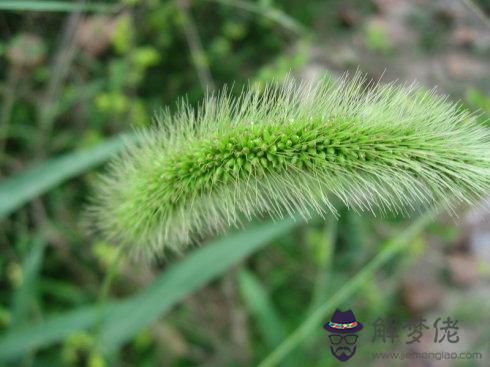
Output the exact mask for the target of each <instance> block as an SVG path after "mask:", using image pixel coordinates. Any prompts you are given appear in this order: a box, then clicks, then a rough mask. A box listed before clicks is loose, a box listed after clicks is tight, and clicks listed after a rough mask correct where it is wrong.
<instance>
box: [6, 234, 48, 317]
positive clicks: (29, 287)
mask: <svg viewBox="0 0 490 367" xmlns="http://www.w3.org/2000/svg"><path fill="white" fill-rule="evenodd" d="M33 242H34V243H33V244H32V247H31V250H30V252H29V254H28V255H27V257H26V259H25V261H24V263H23V264H22V284H21V285H20V287H19V288H17V289H16V290H15V291H14V294H13V297H12V307H11V310H12V324H13V325H18V324H19V323H23V322H25V321H26V320H25V318H26V316H27V314H28V312H29V309H30V308H31V306H32V305H33V304H34V302H35V294H36V291H37V287H38V275H39V271H40V269H41V266H42V262H43V258H44V249H45V247H46V242H45V241H44V240H43V239H41V238H36V239H35V240H34V241H33Z"/></svg>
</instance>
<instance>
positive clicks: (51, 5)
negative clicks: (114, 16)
mask: <svg viewBox="0 0 490 367" xmlns="http://www.w3.org/2000/svg"><path fill="white" fill-rule="evenodd" d="M0 9H1V10H27V11H54V12H74V11H95V12H107V11H111V10H113V9H114V6H113V4H105V3H84V2H74V1H73V2H69V1H22V0H12V1H8V0H3V1H0Z"/></svg>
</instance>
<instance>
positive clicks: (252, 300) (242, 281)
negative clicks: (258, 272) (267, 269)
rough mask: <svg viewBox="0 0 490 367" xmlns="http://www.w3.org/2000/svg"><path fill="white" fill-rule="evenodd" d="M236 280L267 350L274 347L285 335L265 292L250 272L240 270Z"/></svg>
mask: <svg viewBox="0 0 490 367" xmlns="http://www.w3.org/2000/svg"><path fill="white" fill-rule="evenodd" d="M238 280H239V285H240V292H241V294H242V297H243V299H244V300H245V303H246V304H247V307H248V309H249V310H250V312H251V314H252V315H253V316H254V318H255V320H256V321H257V326H258V329H259V332H260V334H261V335H262V338H263V340H264V342H265V343H266V346H267V347H268V348H274V347H276V346H277V345H279V343H280V342H281V341H282V340H283V338H284V336H285V335H286V334H285V332H284V326H283V324H282V322H281V319H280V317H279V315H278V313H277V311H276V309H275V308H274V305H273V304H272V302H271V299H270V297H269V295H268V293H267V290H266V289H265V288H264V287H263V285H262V284H261V283H260V280H259V279H258V278H257V277H256V276H255V275H254V274H253V273H251V272H250V271H247V270H242V271H241V272H240V273H239V278H238Z"/></svg>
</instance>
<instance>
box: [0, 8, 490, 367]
mask: <svg viewBox="0 0 490 367" xmlns="http://www.w3.org/2000/svg"><path fill="white" fill-rule="evenodd" d="M489 11H490V6H489V3H488V2H487V1H486V0H479V1H469V0H461V1H460V0H431V1H429V0H418V1H408V0H368V1H366V0H346V1H340V0H304V1H301V2H298V1H293V0H281V1H279V0H258V1H252V0H247V1H245V0H194V1H193V0H177V1H165V0H121V1H105V2H101V1H99V2H97V3H95V2H90V1H42V0H38V1H21V0H17V1H15V0H14V1H8V0H2V1H0V93H1V95H2V99H1V106H0V108H1V110H0V180H1V181H0V215H1V216H2V218H1V222H0V246H1V256H0V284H1V288H0V296H1V298H0V330H2V331H1V336H0V361H2V362H0V365H6V366H11V365H19V366H58V365H62V366H90V367H99V366H100V367H102V366H154V365H158V366H195V365H199V366H249V365H257V364H259V363H260V362H261V361H264V360H265V363H264V364H263V365H264V366H265V365H275V364H279V365H284V366H297V365H299V364H304V365H306V366H334V365H337V363H336V361H335V360H334V359H333V358H332V356H331V355H330V352H329V348H328V344H327V338H326V335H325V334H326V333H325V332H324V331H323V330H322V328H321V326H322V323H323V322H326V321H328V319H329V317H330V314H331V312H332V311H333V309H334V308H335V307H341V308H342V309H346V308H352V309H353V310H354V311H355V313H356V315H357V317H358V319H359V320H362V321H363V322H364V324H365V325H366V331H365V332H364V334H363V335H361V336H360V337H361V338H362V339H361V344H360V345H361V346H360V347H359V350H358V355H356V357H354V358H355V360H353V363H355V364H354V365H361V364H362V365H373V366H378V365H379V366H384V365H387V364H386V361H375V360H374V359H373V358H372V356H371V355H370V353H371V352H372V351H396V350H398V351H406V350H411V351H431V350H434V349H437V351H440V350H441V348H442V350H447V351H453V350H456V351H460V350H461V351H472V352H475V351H480V352H483V353H487V354H486V355H485V354H484V357H485V358H486V359H484V360H483V361H445V362H444V363H446V364H440V363H441V362H437V361H435V362H434V361H429V362H427V361H425V362H424V361H422V362H424V363H425V364H421V363H422V362H421V361H417V360H415V361H388V365H390V366H391V365H400V366H406V365H410V366H422V365H423V366H428V365H436V366H439V365H441V366H442V365H443V366H446V365H450V366H452V365H457V366H460V365H461V366H486V365H488V361H489V359H488V358H490V354H488V353H489V350H488V346H489V345H490V343H489V341H490V333H489V331H488V330H487V329H486V328H485V325H488V322H489V321H490V314H489V313H488V307H486V308H485V307H484V305H488V299H489V296H490V286H489V279H490V254H489V248H490V247H488V245H490V229H489V227H488V215H486V214H485V213H488V206H489V204H488V203H486V204H485V203H482V208H472V209H471V210H470V211H468V208H462V209H461V211H460V212H459V213H457V214H458V215H459V219H457V220H454V219H451V218H446V217H444V216H443V217H440V216H439V218H438V219H437V220H436V221H434V220H432V219H431V217H427V216H425V217H424V216H422V219H419V220H417V221H414V219H411V220H401V219H400V218H373V217H370V216H367V217H366V216H359V215H356V214H353V213H351V212H348V211H347V210H343V211H342V215H341V217H340V219H339V220H338V221H337V220H333V219H327V220H321V219H319V218H316V219H315V220H313V221H312V222H310V223H308V224H305V223H302V222H291V221H283V222H279V223H264V224H257V225H253V226H251V227H250V228H247V229H243V230H242V231H239V232H238V233H232V234H230V235H228V236H225V237H224V238H221V239H218V240H212V241H211V242H210V243H208V244H204V245H203V246H202V247H201V248H199V249H194V250H191V251H189V254H185V255H184V256H183V257H182V258H172V259H166V260H165V261H160V262H158V263H156V264H152V265H151V266H146V265H142V264H134V263H131V262H129V261H127V260H125V259H122V261H117V257H118V254H117V247H116V246H117V244H113V243H106V242H102V241H100V240H99V239H97V238H94V237H93V236H90V235H89V234H87V233H86V232H85V231H83V230H82V225H81V222H82V221H83V218H82V215H81V213H82V211H83V206H84V205H85V203H86V200H87V197H88V195H89V189H88V188H89V185H90V182H91V181H92V180H93V179H94V177H95V175H96V174H97V169H100V168H96V166H98V165H100V164H101V163H102V162H104V161H105V160H107V159H108V157H109V156H110V155H111V154H114V153H116V152H117V151H119V150H120V149H121V146H122V144H121V138H120V137H118V136H119V135H118V134H121V133H130V132H131V130H132V129H133V128H140V127H145V126H150V125H151V123H152V116H153V114H154V113H155V112H157V111H159V109H160V108H161V107H163V106H167V105H168V106H170V108H175V105H176V101H178V99H179V98H185V99H187V100H188V101H189V102H190V103H191V104H193V105H195V104H197V103H199V100H200V99H201V98H202V97H203V96H204V94H205V93H206V91H212V90H215V89H217V88H220V87H222V86H223V85H226V84H227V85H234V86H235V87H236V88H235V89H234V91H235V92H237V93H238V92H239V90H240V86H242V85H244V84H245V83H249V82H250V83H260V82H264V81H270V80H273V79H274V80H281V79H282V78H284V77H285V76H286V75H287V74H288V73H292V74H293V75H295V76H297V77H298V78H302V79H305V80H314V79H316V78H318V77H319V76H320V75H324V74H327V75H330V76H331V77H332V78H335V77H337V76H338V75H339V74H340V73H342V72H344V71H347V70H350V71H355V70H356V69H358V68H359V69H360V70H362V71H364V72H366V73H367V74H368V76H369V77H372V78H374V79H379V78H381V77H383V80H385V81H390V80H395V79H397V80H400V81H408V82H410V81H412V80H413V79H417V80H418V81H419V82H420V83H421V84H422V85H424V86H426V87H428V88H432V87H433V86H434V85H438V86H439V91H440V92H441V93H447V94H449V95H450V96H451V98H453V99H456V100H460V101H461V108H467V109H470V110H472V111H475V112H476V113H477V114H478V119H479V120H480V121H481V123H482V124H488V121H489V120H488V115H489V114H490V97H489V91H490V64H489V61H488V60H489V59H490V21H489V20H488V15H489ZM114 136H116V137H115V138H114ZM128 136H131V135H128ZM102 169H103V168H102ZM485 205H486V209H485ZM266 245H267V246H266ZM373 259H374V260H373ZM109 281H111V282H109ZM468 299H471V302H467V300H468ZM315 310H316V311H315ZM385 315H394V316H395V317H397V318H398V319H399V320H401V321H407V320H410V319H413V318H414V317H417V316H424V317H426V318H428V319H433V318H435V317H437V316H439V315H440V316H446V315H450V316H451V317H452V318H457V319H458V318H459V320H460V328H461V329H460V334H461V339H462V340H463V342H461V343H460V344H457V345H443V346H440V345H436V346H435V345H434V344H433V343H432V342H431V340H430V338H429V339H427V340H425V339H424V340H423V341H422V342H421V343H419V344H417V345H412V346H410V348H409V347H407V345H405V344H404V343H403V342H402V341H399V342H398V343H394V344H389V345H383V344H376V343H370V338H371V336H372V329H373V328H372V327H370V326H368V325H370V324H372V323H373V322H374V321H375V320H376V319H377V318H378V317H383V316H385ZM285 340H286V342H285ZM278 346H279V348H278V349H276V348H277V347H278ZM458 348H459V349H458ZM397 362H398V364H397Z"/></svg>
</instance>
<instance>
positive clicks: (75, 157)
mask: <svg viewBox="0 0 490 367" xmlns="http://www.w3.org/2000/svg"><path fill="white" fill-rule="evenodd" d="M122 147H123V139H122V138H121V137H115V138H110V139H108V140H105V141H104V142H102V143H99V144H97V145H95V146H93V147H91V148H88V149H85V150H80V151H77V152H74V153H69V154H67V155H65V156H62V157H58V158H53V159H51V160H48V161H47V162H44V163H42V164H40V165H39V166H37V167H34V168H31V169H28V170H27V171H25V172H22V173H19V174H17V175H15V176H13V177H9V178H6V179H4V180H3V181H1V182H0V218H1V217H4V216H6V215H8V214H10V213H11V212H13V211H14V210H15V209H17V208H18V207H19V206H21V205H23V204H25V203H26V202H28V201H29V200H31V199H33V198H35V197H37V196H39V195H41V194H43V193H44V192H46V191H48V190H50V189H51V188H53V187H55V186H56V185H58V184H60V183H61V182H63V181H65V180H67V179H69V178H72V177H74V176H76V175H78V174H80V173H82V172H84V171H86V170H87V169H89V168H92V167H94V166H96V165H98V164H100V163H102V162H104V161H105V160H107V159H108V158H109V157H110V156H111V155H112V154H114V153H116V152H117V151H119V150H120V149H121V148H122Z"/></svg>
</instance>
